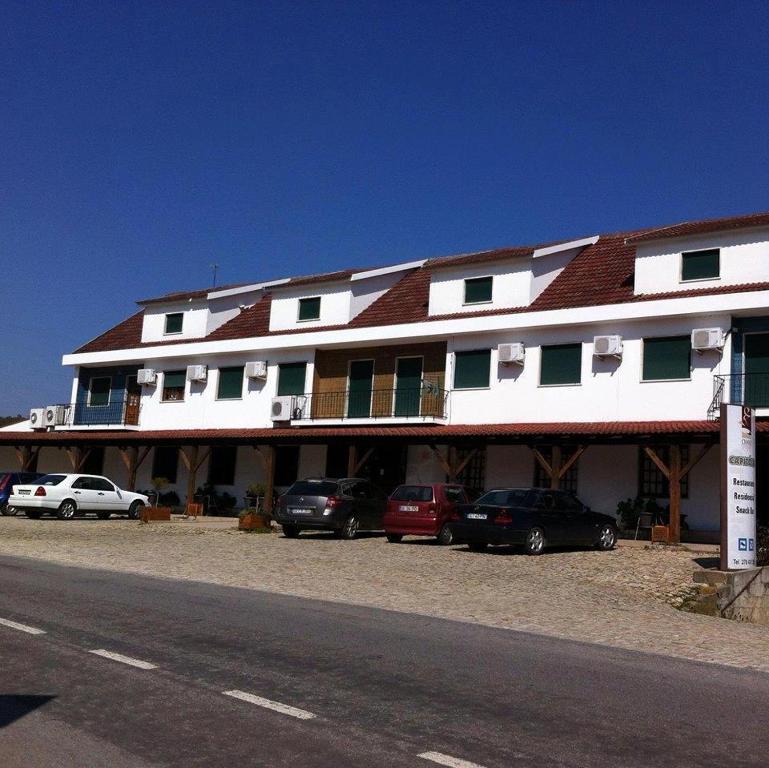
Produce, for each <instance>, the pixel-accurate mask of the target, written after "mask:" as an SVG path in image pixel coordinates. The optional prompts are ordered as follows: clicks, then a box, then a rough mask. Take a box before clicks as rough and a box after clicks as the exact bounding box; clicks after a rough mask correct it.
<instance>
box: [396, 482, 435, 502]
mask: <svg viewBox="0 0 769 768" xmlns="http://www.w3.org/2000/svg"><path fill="white" fill-rule="evenodd" d="M390 498H391V499H392V500H393V501H432V500H433V489H432V486H429V485H401V486H399V487H398V488H396V489H395V490H394V491H393V493H392V496H390Z"/></svg>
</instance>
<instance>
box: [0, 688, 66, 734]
mask: <svg viewBox="0 0 769 768" xmlns="http://www.w3.org/2000/svg"><path fill="white" fill-rule="evenodd" d="M55 698H56V697H55V696H31V695H26V696H25V695H23V694H6V695H0V728H5V727H6V726H8V725H10V724H11V723H13V722H15V721H16V720H20V719H21V718H22V717H24V716H25V715H28V714H29V713H30V712H34V711H35V710H36V709H39V708H40V707H42V706H45V705H46V704H47V703H48V702H49V701H51V700H53V699H55Z"/></svg>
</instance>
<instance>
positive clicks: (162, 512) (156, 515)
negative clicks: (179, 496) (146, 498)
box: [139, 507, 171, 523]
mask: <svg viewBox="0 0 769 768" xmlns="http://www.w3.org/2000/svg"><path fill="white" fill-rule="evenodd" d="M139 519H140V520H141V521H142V522H143V523H149V522H152V521H153V520H154V521H158V520H170V519H171V507H144V509H142V511H141V517H140V518H139Z"/></svg>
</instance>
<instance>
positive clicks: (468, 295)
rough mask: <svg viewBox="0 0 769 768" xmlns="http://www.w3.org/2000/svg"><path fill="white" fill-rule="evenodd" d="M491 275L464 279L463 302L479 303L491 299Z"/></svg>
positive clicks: (492, 279) (492, 280)
mask: <svg viewBox="0 0 769 768" xmlns="http://www.w3.org/2000/svg"><path fill="white" fill-rule="evenodd" d="M493 282H494V278H493V277H474V278H471V279H469V280H465V304H480V303H481V302H484V301H491V289H492V284H493Z"/></svg>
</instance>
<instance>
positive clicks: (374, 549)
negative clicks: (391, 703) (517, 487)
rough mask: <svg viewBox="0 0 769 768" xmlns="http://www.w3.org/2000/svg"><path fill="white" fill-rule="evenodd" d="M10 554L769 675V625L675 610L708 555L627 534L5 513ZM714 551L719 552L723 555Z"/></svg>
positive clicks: (3, 541) (1, 542) (2, 542)
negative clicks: (463, 542) (511, 536)
mask: <svg viewBox="0 0 769 768" xmlns="http://www.w3.org/2000/svg"><path fill="white" fill-rule="evenodd" d="M0 554H2V555H20V556H25V557H33V558H39V559H44V560H51V561H55V562H58V563H64V564H70V565H77V566H90V567H94V568H104V569H109V570H115V571H125V572H131V573H143V574H148V575H153V576H168V577H172V578H179V579H190V580H197V581H207V582H213V583H217V584H226V585H230V586H237V587H245V588H250V589H263V590H268V591H271V592H280V593H283V594H290V595H298V596H302V597H311V598H318V599H321V600H334V601H339V602H346V603H355V604H360V605H369V606H374V607H378V608H386V609H392V610H397V611H406V612H411V613H420V614H426V615H430V616H439V617H443V618H448V619H459V620H463V621H472V622H478V623H482V624H488V625H490V626H495V627H504V628H509V629H516V630H527V631H531V632H537V633H541V634H547V635H551V636H556V637H562V638H568V639H572V640H581V641H586V642H593V643H604V644H607V645H611V646H615V647H620V648H627V649H631V650H640V651H647V652H652V653H660V654H665V655H670V656H677V657H682V658H688V659H695V660H699V661H706V662H715V663H721V664H728V665H732V666H738V667H752V668H756V669H761V670H763V671H767V672H769V628H765V627H759V626H753V625H748V624H738V623H736V622H732V621H727V620H725V619H714V618H710V617H705V616H697V615H694V614H690V613H686V612H683V611H679V610H676V608H675V607H674V606H678V605H680V604H681V602H682V601H684V600H685V599H686V598H687V597H688V596H689V595H690V594H692V592H693V590H694V585H693V584H692V570H693V569H695V568H697V567H699V565H698V564H697V562H696V560H697V559H698V558H703V557H708V555H702V554H696V553H692V552H687V551H681V550H675V551H660V550H649V549H645V548H640V547H637V546H636V547H634V546H629V545H625V546H623V545H622V542H620V546H619V547H618V548H617V549H616V550H615V551H614V552H605V553H604V552H597V551H579V550H569V551H556V552H552V553H547V554H545V555H542V556H540V557H526V556H525V555H523V554H520V553H518V552H516V551H514V550H510V549H507V548H493V549H491V550H490V551H489V552H488V553H472V552H469V551H468V550H467V549H466V548H465V547H460V546H457V547H439V546H437V545H436V544H434V543H433V542H432V541H429V540H423V539H408V538H407V539H405V540H404V543H402V544H388V543H387V542H386V541H385V539H384V538H383V537H380V536H372V537H366V538H361V539H358V540H356V541H352V542H346V541H340V540H338V539H335V538H332V537H331V536H328V535H326V534H302V536H301V538H299V539H298V540H291V539H286V538H283V537H282V536H280V535H278V534H249V533H240V532H238V531H237V530H235V529H234V527H233V526H228V525H226V524H224V525H223V524H218V525H214V526H209V525H205V524H204V523H202V522H201V523H195V522H183V523H182V522H172V523H152V524H150V525H142V524H140V523H136V522H133V521H127V520H117V519H115V520H108V521H103V522H102V521H97V520H73V521H68V522H60V521H57V520H51V519H43V520H38V521H35V520H27V519H26V518H23V517H18V518H0ZM710 557H712V555H710Z"/></svg>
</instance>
